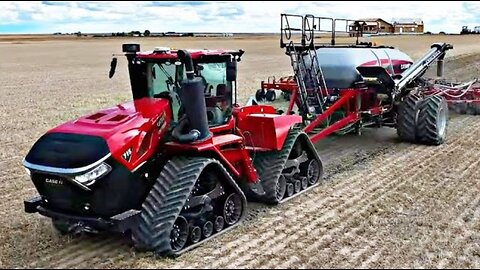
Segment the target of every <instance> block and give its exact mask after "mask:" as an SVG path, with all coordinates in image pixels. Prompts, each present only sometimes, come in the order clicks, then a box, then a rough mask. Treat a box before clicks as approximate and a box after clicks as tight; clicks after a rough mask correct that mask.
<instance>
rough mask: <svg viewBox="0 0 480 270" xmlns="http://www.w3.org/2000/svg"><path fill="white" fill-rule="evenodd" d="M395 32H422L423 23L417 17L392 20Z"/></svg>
mask: <svg viewBox="0 0 480 270" xmlns="http://www.w3.org/2000/svg"><path fill="white" fill-rule="evenodd" d="M393 27H394V32H395V33H400V34H401V33H423V29H424V25H423V21H422V19H419V18H402V19H396V20H393Z"/></svg>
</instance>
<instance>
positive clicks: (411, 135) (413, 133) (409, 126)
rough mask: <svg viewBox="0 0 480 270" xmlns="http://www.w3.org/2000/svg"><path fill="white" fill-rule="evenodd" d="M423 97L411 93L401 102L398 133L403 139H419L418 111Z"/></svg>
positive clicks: (410, 140)
mask: <svg viewBox="0 0 480 270" xmlns="http://www.w3.org/2000/svg"><path fill="white" fill-rule="evenodd" d="M420 102H421V98H420V97H419V96H417V95H413V94H410V95H408V96H407V97H406V98H405V100H404V101H403V102H402V104H400V106H399V108H398V117H397V134H398V136H399V137H400V139H402V140H403V141H406V142H415V141H416V140H417V130H416V128H417V112H418V107H419V104H420Z"/></svg>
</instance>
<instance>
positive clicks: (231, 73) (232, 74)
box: [226, 60, 237, 82]
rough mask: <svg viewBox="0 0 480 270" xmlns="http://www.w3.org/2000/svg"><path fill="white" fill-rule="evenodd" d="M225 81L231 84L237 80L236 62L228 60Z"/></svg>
mask: <svg viewBox="0 0 480 270" xmlns="http://www.w3.org/2000/svg"><path fill="white" fill-rule="evenodd" d="M226 73H227V74H226V77H227V78H226V79H227V81H228V82H233V81H236V80H237V61H236V60H230V61H228V62H227V70H226Z"/></svg>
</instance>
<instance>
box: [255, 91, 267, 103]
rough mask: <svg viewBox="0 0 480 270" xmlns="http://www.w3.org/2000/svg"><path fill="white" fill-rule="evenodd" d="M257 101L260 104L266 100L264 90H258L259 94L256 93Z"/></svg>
mask: <svg viewBox="0 0 480 270" xmlns="http://www.w3.org/2000/svg"><path fill="white" fill-rule="evenodd" d="M255 99H256V100H257V101H258V102H261V101H263V100H264V99H265V92H264V91H263V90H262V89H258V90H257V92H255Z"/></svg>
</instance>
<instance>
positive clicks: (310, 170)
mask: <svg viewBox="0 0 480 270" xmlns="http://www.w3.org/2000/svg"><path fill="white" fill-rule="evenodd" d="M321 171H322V169H321V168H320V165H319V163H318V161H317V160H316V159H311V160H309V161H307V162H305V163H302V164H301V165H300V172H301V175H302V176H304V177H306V178H307V181H308V184H309V185H310V186H311V185H315V184H316V183H317V182H318V180H320V174H321Z"/></svg>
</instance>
